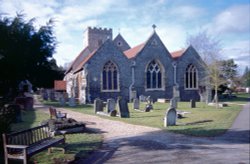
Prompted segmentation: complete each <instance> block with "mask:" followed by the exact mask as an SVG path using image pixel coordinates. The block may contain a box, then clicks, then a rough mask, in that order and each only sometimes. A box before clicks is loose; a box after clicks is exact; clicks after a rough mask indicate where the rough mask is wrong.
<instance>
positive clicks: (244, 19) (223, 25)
mask: <svg viewBox="0 0 250 164" xmlns="http://www.w3.org/2000/svg"><path fill="white" fill-rule="evenodd" d="M249 12H250V6H249V5H238V6H232V7H230V8H228V9H226V10H224V11H223V12H221V13H220V14H219V15H217V16H216V17H215V19H214V21H213V24H212V27H211V28H213V29H214V30H215V31H216V32H218V33H223V32H249V29H250V14H249Z"/></svg>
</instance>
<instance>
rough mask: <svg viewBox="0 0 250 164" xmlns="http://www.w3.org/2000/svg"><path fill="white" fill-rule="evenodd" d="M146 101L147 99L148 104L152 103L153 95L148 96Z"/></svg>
mask: <svg viewBox="0 0 250 164" xmlns="http://www.w3.org/2000/svg"><path fill="white" fill-rule="evenodd" d="M146 101H147V103H148V104H152V102H153V99H152V98H151V96H148V97H147V98H146Z"/></svg>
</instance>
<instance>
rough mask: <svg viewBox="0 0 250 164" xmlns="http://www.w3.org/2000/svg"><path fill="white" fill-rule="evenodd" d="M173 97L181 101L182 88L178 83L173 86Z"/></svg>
mask: <svg viewBox="0 0 250 164" xmlns="http://www.w3.org/2000/svg"><path fill="white" fill-rule="evenodd" d="M173 97H174V98H176V100H177V101H180V90H179V87H178V86H177V85H176V86H173Z"/></svg>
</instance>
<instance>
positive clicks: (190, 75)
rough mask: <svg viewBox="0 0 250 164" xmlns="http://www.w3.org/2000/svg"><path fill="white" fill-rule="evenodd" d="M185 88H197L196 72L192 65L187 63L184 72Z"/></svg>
mask: <svg viewBox="0 0 250 164" xmlns="http://www.w3.org/2000/svg"><path fill="white" fill-rule="evenodd" d="M185 88H186V89H197V88H198V72H197V69H196V68H195V66H194V65H192V64H189V65H188V67H187V68H186V74H185Z"/></svg>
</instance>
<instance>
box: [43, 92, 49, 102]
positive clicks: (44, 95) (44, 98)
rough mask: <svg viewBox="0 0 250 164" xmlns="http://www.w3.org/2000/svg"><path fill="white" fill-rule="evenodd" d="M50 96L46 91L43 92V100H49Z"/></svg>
mask: <svg viewBox="0 0 250 164" xmlns="http://www.w3.org/2000/svg"><path fill="white" fill-rule="evenodd" d="M48 98H49V96H48V93H47V92H46V91H44V92H43V100H48Z"/></svg>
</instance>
